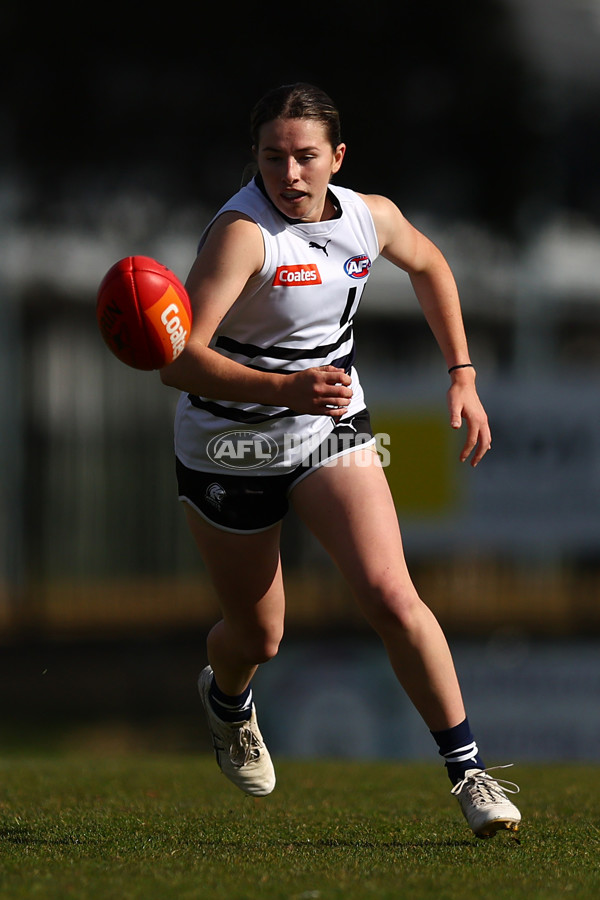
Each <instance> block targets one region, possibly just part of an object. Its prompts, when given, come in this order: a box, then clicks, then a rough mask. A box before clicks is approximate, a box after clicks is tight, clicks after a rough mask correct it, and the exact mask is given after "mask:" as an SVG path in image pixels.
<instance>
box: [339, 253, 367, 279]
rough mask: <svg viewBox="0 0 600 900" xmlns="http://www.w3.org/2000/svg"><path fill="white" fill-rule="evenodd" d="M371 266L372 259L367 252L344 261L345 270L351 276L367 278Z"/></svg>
mask: <svg viewBox="0 0 600 900" xmlns="http://www.w3.org/2000/svg"><path fill="white" fill-rule="evenodd" d="M370 268H371V260H370V259H369V257H368V256H367V254H366V253H361V255H360V256H351V257H350V259H347V260H346V262H345V263H344V272H345V273H346V275H349V276H350V278H366V277H367V275H368V274H369V269H370Z"/></svg>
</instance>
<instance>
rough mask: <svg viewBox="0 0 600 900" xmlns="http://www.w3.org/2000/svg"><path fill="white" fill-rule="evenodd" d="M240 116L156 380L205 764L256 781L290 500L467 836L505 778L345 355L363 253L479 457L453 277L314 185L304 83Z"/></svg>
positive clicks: (327, 135) (245, 786)
mask: <svg viewBox="0 0 600 900" xmlns="http://www.w3.org/2000/svg"><path fill="white" fill-rule="evenodd" d="M251 125H252V129H251V133H252V139H253V153H254V157H255V162H256V166H257V174H256V176H255V177H254V178H253V179H252V181H250V182H249V183H248V184H246V185H245V186H244V187H242V189H241V190H240V191H239V192H238V193H237V194H236V195H235V196H234V197H233V198H231V199H230V200H229V201H228V202H227V203H226V204H225V205H224V206H223V207H222V208H221V210H220V211H219V212H218V213H217V215H216V216H215V218H214V219H213V220H212V222H211V223H210V224H209V225H208V227H207V229H206V230H205V232H204V234H203V236H202V239H201V243H200V248H199V252H198V255H197V258H196V260H195V262H194V264H193V266H192V269H191V271H190V274H189V278H188V282H187V288H188V291H189V295H190V300H191V303H192V309H193V326H192V331H191V335H190V338H189V341H188V343H187V346H186V349H185V350H184V351H183V353H182V354H181V356H180V357H179V358H178V359H177V360H176V361H175V362H174V363H173V364H171V365H169V366H168V367H167V368H165V369H163V370H162V372H161V377H162V380H163V382H164V383H165V384H167V385H170V386H172V387H175V388H177V389H179V390H180V391H181V392H182V393H181V396H180V399H179V404H178V408H177V414H176V423H175V447H176V457H177V475H178V484H179V495H180V498H181V499H182V500H183V501H184V502H185V510H186V514H187V518H188V521H189V526H190V528H191V531H192V534H193V536H194V538H195V541H196V543H197V545H198V547H199V550H200V553H201V554H202V557H203V559H204V562H205V564H206V567H207V569H208V572H209V573H210V576H211V578H212V581H213V583H214V586H215V588H216V591H217V595H218V598H219V602H220V605H221V610H222V618H221V620H220V621H219V622H218V623H217V624H216V625H215V626H214V627H213V629H212V630H211V631H210V634H209V636H208V642H207V652H208V661H209V663H210V665H209V666H208V667H207V668H206V669H205V670H204V671H203V672H202V673H201V675H200V678H199V690H200V694H201V698H202V702H203V704H204V707H205V710H206V714H207V719H208V724H209V728H210V731H211V734H212V738H213V743H214V747H215V750H216V754H217V760H218V762H219V765H220V767H221V769H222V770H223V772H224V773H225V775H227V776H228V777H229V778H230V779H231V780H232V781H233V782H234V783H235V784H236V785H237V786H238V787H239V788H241V789H242V790H243V791H246V792H247V793H249V794H253V795H255V796H262V795H265V794H268V793H269V792H270V791H272V790H273V787H274V785H275V773H274V769H273V764H272V761H271V758H270V756H269V753H268V751H267V748H266V746H265V743H264V741H263V738H262V736H261V733H260V731H259V728H258V724H257V719H256V710H255V706H254V702H253V698H252V688H251V680H252V677H253V675H254V673H255V671H256V669H257V667H258V666H259V665H260V664H261V663H264V662H266V661H267V660H269V659H272V658H273V657H274V656H275V654H276V653H277V651H278V647H279V643H280V641H281V638H282V635H283V629H284V609H285V597H284V588H283V582H282V572H281V560H280V530H281V521H282V519H283V517H284V515H285V513H286V510H287V509H288V504H289V503H292V504H293V507H294V509H295V510H296V512H297V513H298V515H299V517H300V518H301V519H302V520H303V522H304V523H305V524H306V526H307V527H308V528H309V529H310V530H311V531H312V532H313V534H314V535H316V537H317V538H318V540H319V541H320V542H321V544H322V545H323V546H324V547H325V548H326V550H327V551H328V553H329V554H330V556H331V557H332V559H333V560H334V561H335V563H336V565H337V566H338V567H339V570H340V571H341V573H342V575H343V576H344V577H345V579H346V581H347V583H348V585H349V587H350V589H351V591H352V593H353V595H354V598H355V600H356V602H357V604H358V605H359V607H360V609H361V611H362V613H363V614H364V616H365V618H366V619H367V620H368V622H369V623H370V624H371V626H372V627H373V628H374V629H375V631H376V632H377V634H378V635H379V636H380V638H381V640H382V642H383V644H384V646H385V649H386V651H387V653H388V656H389V659H390V663H391V665H392V667H393V670H394V672H395V674H396V676H397V678H398V680H399V682H400V683H401V685H402V686H403V688H404V690H405V691H406V692H407V694H408V696H409V697H410V699H411V700H412V702H413V704H414V705H415V707H416V709H417V710H418V711H419V713H420V714H421V716H422V718H423V720H424V722H425V723H426V725H427V727H428V728H429V730H430V731H431V732H432V734H433V737H434V739H435V741H436V742H437V744H438V747H439V751H440V753H441V755H442V756H443V757H444V760H445V764H446V767H447V770H448V774H449V776H450V779H451V781H452V783H453V788H452V792H453V793H454V794H455V795H456V796H457V797H458V800H459V802H460V805H461V808H462V810H463V813H464V815H465V817H466V819H467V821H468V823H469V825H470V826H471V828H472V829H473V831H474V833H475V834H477V835H479V836H491V835H493V834H494V833H495V832H496V831H497V830H498V829H501V828H508V829H516V828H517V827H518V823H519V821H520V818H521V817H520V813H519V811H518V810H517V808H516V807H515V806H514V805H513V804H512V803H511V802H510V800H509V799H508V797H507V796H506V793H505V791H507V790H508V791H511V792H514V791H515V790H518V788H516V786H514V785H511V784H510V782H504V784H505V787H504V789H503V788H502V787H501V786H500V784H499V782H498V780H497V779H495V778H493V777H492V776H491V775H490V774H489V773H488V772H487V771H486V769H485V765H484V763H483V760H482V759H481V756H480V755H479V751H478V748H477V744H476V742H475V739H474V737H473V734H472V732H471V729H470V726H469V722H468V719H467V717H466V713H465V708H464V705H463V700H462V696H461V691H460V687H459V683H458V680H457V676H456V673H455V669H454V665H453V661H452V657H451V654H450V651H449V648H448V644H447V642H446V639H445V637H444V635H443V633H442V630H441V628H440V626H439V624H438V622H437V620H436V619H435V617H434V615H433V614H432V612H431V611H430V610H429V608H428V607H427V606H426V605H425V604H424V603H423V601H422V600H421V598H420V597H419V596H418V594H417V591H416V589H415V587H414V585H413V583H412V581H411V578H410V575H409V572H408V570H407V566H406V562H405V557H404V552H403V547H402V540H401V535H400V530H399V526H398V518H397V514H396V511H395V508H394V504H393V502H392V497H391V494H390V490H389V488H388V484H387V481H386V478H385V474H384V471H383V469H382V466H381V463H380V459H379V456H378V454H377V452H376V449H375V447H374V438H373V436H372V433H371V426H370V422H369V414H368V410H367V406H366V401H365V398H364V395H363V390H362V388H361V384H360V379H359V375H358V372H357V370H356V369H355V367H354V365H353V361H354V336H353V319H354V316H355V313H356V310H357V307H358V304H359V301H360V297H361V294H362V292H363V289H364V286H365V284H366V282H367V280H368V277H369V270H370V267H371V265H372V263H373V262H374V260H375V259H376V258H377V257H378V256H379V255H380V254H381V255H382V256H384V257H385V258H386V259H388V260H390V261H391V262H392V263H393V264H394V265H396V266H397V267H398V268H399V269H401V270H402V271H403V272H406V273H408V276H409V278H410V280H411V283H412V287H413V289H414V292H415V294H416V297H417V299H418V302H419V303H420V305H421V307H422V310H423V313H424V315H425V317H426V320H427V322H428V324H429V326H430V328H431V330H432V332H433V335H434V337H435V339H436V340H437V343H438V345H439V347H440V350H441V352H442V354H443V357H444V359H445V361H446V367H447V369H448V372H449V376H450V386H449V390H448V394H447V399H448V408H449V424H450V427H452V428H455V429H458V428H460V427H461V424H462V422H463V420H464V422H465V423H466V439H465V442H464V446H463V448H462V451H461V453H460V459H461V460H462V461H465V460H467V459H468V458H469V457H470V458H471V464H472V465H473V466H476V465H477V464H478V463H479V462H481V460H482V459H483V457H484V455H485V454H486V453H487V451H488V450H489V448H490V442H491V435H490V429H489V426H488V421H487V416H486V413H485V411H484V408H483V406H482V404H481V402H480V399H479V397H478V394H477V391H476V388H475V369H474V367H473V365H472V363H471V359H470V356H469V349H468V345H467V339H466V337H465V331H464V327H463V320H462V316H461V308H460V302H459V296H458V293H457V288H456V285H455V281H454V278H453V276H452V273H451V271H450V268H449V266H448V264H447V262H446V260H445V259H444V257H443V256H442V254H441V252H440V251H439V250H438V249H437V248H436V247H435V246H434V244H433V243H431V241H429V240H428V239H427V238H426V237H425V236H424V235H423V234H421V233H420V232H419V231H418V230H417V229H415V228H414V227H413V226H412V225H411V224H410V223H409V222H408V221H407V220H406V219H405V218H404V216H403V215H402V213H401V212H400V210H399V209H398V207H397V206H396V205H395V204H394V203H393V202H392V201H391V200H389V199H387V198H386V197H383V196H375V195H364V194H358V193H355V192H354V191H352V190H349V189H347V188H343V187H339V186H337V184H332V179H333V177H334V176H335V175H337V173H338V172H339V170H340V168H341V166H342V163H343V160H344V154H345V151H346V146H345V144H344V143H342V140H341V135H340V123H339V116H338V113H337V110H336V108H335V107H334V105H333V103H332V101H331V99H330V98H329V97H328V96H327V95H326V94H324V93H323V92H322V91H321V90H320V89H318V88H316V87H314V86H312V85H308V84H303V83H300V84H294V85H286V86H283V87H280V88H277V89H275V90H273V91H270V92H269V93H268V94H267V95H265V96H264V97H263V98H262V99H261V100H260V101H259V102H258V104H257V105H256V107H255V108H254V110H253V114H252V122H251ZM390 714H393V713H390Z"/></svg>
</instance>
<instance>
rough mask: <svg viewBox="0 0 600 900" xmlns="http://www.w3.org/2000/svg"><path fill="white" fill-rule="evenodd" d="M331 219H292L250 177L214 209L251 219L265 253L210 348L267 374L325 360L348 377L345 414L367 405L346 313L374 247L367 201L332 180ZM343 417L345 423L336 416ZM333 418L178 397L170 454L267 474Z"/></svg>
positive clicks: (294, 461)
mask: <svg viewBox="0 0 600 900" xmlns="http://www.w3.org/2000/svg"><path fill="white" fill-rule="evenodd" d="M331 193H332V194H333V199H334V200H335V201H336V202H337V206H338V217H337V218H333V219H329V220H327V221H325V222H302V223H298V222H292V221H290V220H288V219H286V218H285V217H284V216H282V215H281V214H280V213H279V212H278V210H277V209H276V207H275V206H274V205H273V204H272V203H271V201H270V200H269V199H268V198H267V197H266V196H265V195H264V194H263V192H262V191H261V189H260V188H259V187H258V185H257V184H256V181H252V182H251V183H250V184H248V185H246V186H245V187H243V188H242V189H241V190H240V191H239V192H238V193H237V194H236V195H235V196H234V197H232V198H231V200H229V202H228V203H226V204H225V205H224V206H223V207H222V208H221V209H220V210H219V212H218V213H217V216H215V218H214V219H213V220H212V221H211V222H210V224H209V225H208V227H207V229H206V230H205V232H204V234H203V236H202V239H201V242H200V247H202V244H203V243H204V240H205V238H206V234H207V233H208V230H209V229H210V227H211V225H212V224H213V222H214V221H215V220H216V219H217V218H218V216H220V215H221V214H222V213H224V212H226V211H230V210H234V211H237V212H240V213H244V214H245V215H247V216H249V217H250V218H251V219H252V220H253V221H255V222H256V224H257V225H258V227H259V228H260V230H261V232H262V236H263V240H264V248H265V259H264V264H263V267H262V269H261V270H260V272H259V273H258V274H257V275H255V276H254V277H253V278H251V279H250V280H249V281H248V283H247V285H246V287H245V288H244V290H243V292H242V293H241V295H240V296H239V298H238V299H237V300H236V301H235V303H234V304H233V306H232V307H231V309H230V310H229V312H228V313H227V315H226V316H225V317H224V318H223V320H222V321H221V323H220V324H219V327H218V331H217V332H216V334H215V335H214V337H213V339H212V341H211V344H210V346H211V347H212V349H214V350H216V351H217V352H218V353H221V354H223V355H224V356H226V357H228V358H229V359H233V360H235V361H236V362H238V363H241V364H242V365H245V366H250V367H251V368H255V369H259V370H261V371H266V372H280V373H290V372H297V371H299V370H302V369H308V368H312V367H313V366H325V365H332V366H337V367H338V368H341V369H344V370H345V371H347V372H348V373H349V374H350V375H351V377H352V389H353V396H352V400H351V403H350V406H349V408H348V410H347V413H346V415H347V416H351V415H354V413H356V412H358V411H359V410H360V409H362V408H363V407H364V406H365V402H364V397H363V392H362V388H361V386H360V382H359V379H358V374H357V372H356V370H355V369H354V368H353V366H352V363H353V360H354V335H353V319H354V316H355V314H356V311H357V309H358V304H359V302H360V298H361V295H362V293H363V290H364V288H365V284H366V282H367V280H368V277H369V270H370V267H371V263H372V262H373V260H375V259H376V257H377V256H378V254H379V246H378V241H377V234H376V231H375V225H374V223H373V219H372V217H371V213H370V212H369V209H368V207H367V205H366V204H365V203H364V201H363V200H362V199H361V198H360V197H359V196H358V194H356V193H355V192H354V191H351V190H349V189H347V188H342V187H337V186H334V187H333V189H332V191H331ZM342 421H343V420H342ZM334 424H335V423H334V420H333V419H332V418H331V417H330V416H311V415H298V414H296V413H295V412H294V411H293V410H290V409H284V408H281V407H273V406H263V405H261V404H259V403H236V402H232V401H226V400H214V399H211V398H207V397H197V396H194V395H190V394H186V393H184V394H182V395H181V397H180V399H179V403H178V406H177V413H176V418H175V451H176V454H177V456H178V457H179V459H180V460H181V462H183V464H184V465H186V466H188V467H189V468H192V469H198V470H200V471H206V472H221V473H223V471H224V469H229V470H230V472H233V470H239V472H240V474H242V473H243V472H245V473H246V474H256V475H273V474H281V473H283V472H285V471H288V470H289V469H290V468H291V467H294V466H296V465H298V464H299V463H300V462H301V461H302V459H304V458H305V457H306V456H307V455H308V454H310V453H311V452H312V451H313V450H314V449H315V448H316V447H317V446H318V445H319V444H320V443H321V442H322V441H323V440H324V439H325V438H326V437H327V435H328V434H329V432H330V431H331V430H332V428H333V427H334Z"/></svg>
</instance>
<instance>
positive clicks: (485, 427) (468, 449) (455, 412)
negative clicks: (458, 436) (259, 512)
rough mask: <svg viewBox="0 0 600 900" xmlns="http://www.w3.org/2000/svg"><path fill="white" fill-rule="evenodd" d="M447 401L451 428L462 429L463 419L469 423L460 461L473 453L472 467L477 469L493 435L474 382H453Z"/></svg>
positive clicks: (489, 446)
mask: <svg viewBox="0 0 600 900" xmlns="http://www.w3.org/2000/svg"><path fill="white" fill-rule="evenodd" d="M447 399H448V409H449V411H450V425H451V427H452V428H456V429H458V428H460V427H461V425H462V422H463V419H464V421H465V422H466V423H467V438H466V440H465V443H464V446H463V448H462V450H461V453H460V461H461V462H465V461H466V460H467V459H468V458H469V456H471V454H472V453H473V456H472V458H471V465H472V466H473V467H475V466H476V465H477V464H478V463H479V462H481V460H482V459H483V457H484V456H485V454H486V453H487V452H488V450H489V449H490V448H491V446H492V433H491V431H490V426H489V423H488V417H487V414H486V411H485V409H484V408H483V405H482V403H481V400H480V399H479V396H478V394H477V391H476V390H475V383H474V381H473V380H470V381H466V380H459V379H456V380H453V383H452V385H451V387H450V389H449V391H448V394H447Z"/></svg>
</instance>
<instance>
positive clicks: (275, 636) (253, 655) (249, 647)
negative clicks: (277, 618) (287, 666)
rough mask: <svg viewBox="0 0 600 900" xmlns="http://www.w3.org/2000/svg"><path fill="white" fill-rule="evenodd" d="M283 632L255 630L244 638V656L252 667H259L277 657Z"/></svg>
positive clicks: (270, 629) (271, 629)
mask: <svg viewBox="0 0 600 900" xmlns="http://www.w3.org/2000/svg"><path fill="white" fill-rule="evenodd" d="M282 637H283V631H282V630H279V629H274V628H268V629H256V630H255V631H254V633H253V634H252V635H247V636H246V641H245V645H246V646H245V654H246V655H247V657H248V659H249V661H250V662H251V664H252V665H261V664H262V663H266V662H269V660H270V659H273V658H274V657H275V656H277V653H278V651H279V645H280V643H281V639H282Z"/></svg>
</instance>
